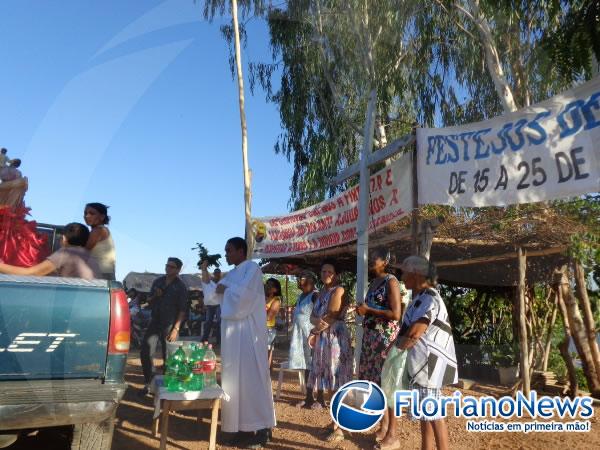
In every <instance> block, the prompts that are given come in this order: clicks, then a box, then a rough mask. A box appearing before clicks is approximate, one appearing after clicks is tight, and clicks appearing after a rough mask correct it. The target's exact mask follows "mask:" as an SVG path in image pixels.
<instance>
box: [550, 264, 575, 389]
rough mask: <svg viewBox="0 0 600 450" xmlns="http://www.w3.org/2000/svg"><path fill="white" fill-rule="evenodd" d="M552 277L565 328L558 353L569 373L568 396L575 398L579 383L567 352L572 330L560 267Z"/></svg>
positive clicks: (573, 364)
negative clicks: (564, 297)
mask: <svg viewBox="0 0 600 450" xmlns="http://www.w3.org/2000/svg"><path fill="white" fill-rule="evenodd" d="M554 278H555V280H554V290H555V292H556V304H557V306H558V310H559V311H560V315H561V317H562V321H563V327H564V330H565V338H564V339H563V340H562V341H561V343H560V344H559V345H558V349H559V350H560V354H561V356H562V358H563V360H564V361H565V365H566V366H567V373H568V374H569V396H570V397H571V398H575V397H577V395H579V383H578V382H577V372H576V369H575V363H574V362H573V358H572V357H571V353H569V343H570V342H571V339H572V338H573V332H572V331H571V324H570V322H569V314H568V312H567V306H566V305H565V301H564V299H563V289H562V287H561V284H562V282H563V274H562V272H560V269H557V270H556V271H555V272H554Z"/></svg>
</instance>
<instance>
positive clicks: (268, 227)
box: [252, 154, 412, 258]
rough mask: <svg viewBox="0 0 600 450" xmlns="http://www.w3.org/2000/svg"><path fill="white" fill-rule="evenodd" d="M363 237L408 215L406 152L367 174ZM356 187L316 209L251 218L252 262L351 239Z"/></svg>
mask: <svg viewBox="0 0 600 450" xmlns="http://www.w3.org/2000/svg"><path fill="white" fill-rule="evenodd" d="M369 188H370V189H369V191H370V205H369V211H370V215H369V233H372V232H374V231H376V230H380V229H381V228H383V227H384V226H386V225H389V224H391V223H392V222H395V221H396V220H398V219H400V218H401V217H404V216H405V215H406V214H408V213H410V211H411V209H412V171H411V157H410V154H406V155H403V156H402V157H401V158H400V159H398V160H397V161H394V162H393V163H392V164H391V165H390V166H388V167H386V168H384V169H382V170H380V171H379V172H377V173H375V174H373V175H371V178H370V184H369ZM358 196H359V186H354V187H352V188H350V189H348V190H346V191H344V192H342V193H341V194H338V195H336V196H335V197H332V198H330V199H328V200H325V201H323V202H321V203H319V204H317V205H314V206H310V207H308V208H304V209H301V210H299V211H295V212H293V213H290V214H288V215H285V216H274V217H260V218H254V219H252V227H253V230H254V237H255V240H256V245H255V248H254V253H253V258H277V257H281V256H290V255H297V254H301V253H306V252H310V251H314V250H322V249H325V248H328V247H333V246H336V245H340V244H344V243H348V242H352V241H355V240H356V238H357V235H356V222H357V220H358Z"/></svg>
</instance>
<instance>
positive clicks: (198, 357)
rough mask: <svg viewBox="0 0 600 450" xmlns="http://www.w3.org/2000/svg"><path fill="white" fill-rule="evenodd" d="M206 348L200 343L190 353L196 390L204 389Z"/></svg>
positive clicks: (193, 384) (193, 383) (194, 388)
mask: <svg viewBox="0 0 600 450" xmlns="http://www.w3.org/2000/svg"><path fill="white" fill-rule="evenodd" d="M204 352H205V349H204V347H203V346H202V344H200V345H199V346H196V347H195V348H194V350H193V351H192V354H191V355H190V367H191V369H192V378H193V382H192V386H193V390H194V391H201V390H202V389H204V373H203V361H204Z"/></svg>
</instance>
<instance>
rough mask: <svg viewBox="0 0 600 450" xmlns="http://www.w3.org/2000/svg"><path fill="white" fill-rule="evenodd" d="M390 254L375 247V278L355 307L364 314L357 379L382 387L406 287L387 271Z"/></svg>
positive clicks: (383, 426) (383, 432)
mask: <svg viewBox="0 0 600 450" xmlns="http://www.w3.org/2000/svg"><path fill="white" fill-rule="evenodd" d="M389 263H390V254H389V252H388V251H386V250H384V249H376V250H374V251H372V252H371V255H370V257H369V272H370V275H371V276H372V281H371V284H370V286H369V290H368V291H367V296H366V298H365V301H364V303H362V304H361V305H359V306H358V307H357V308H356V312H357V314H360V315H361V316H364V319H363V338H362V350H361V353H360V364H359V369H358V378H359V379H360V380H369V381H373V382H374V383H377V384H378V385H380V386H381V369H382V367H383V363H384V361H385V356H386V350H387V348H388V347H389V346H390V344H391V343H392V342H394V341H395V340H396V337H397V336H398V332H399V331H400V324H399V322H398V321H399V320H400V317H401V316H402V297H404V296H405V295H406V293H407V291H406V288H404V286H402V285H401V284H400V282H398V280H397V279H396V277H395V276H393V275H390V274H389V273H387V269H388V265H389ZM388 412H389V409H388V411H386V415H385V416H384V419H383V421H382V423H381V428H380V430H379V432H378V433H377V435H376V439H377V440H381V439H383V438H384V437H385V435H386V432H387V428H388V423H389V419H390V417H388Z"/></svg>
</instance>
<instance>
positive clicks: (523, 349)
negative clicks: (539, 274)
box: [517, 247, 531, 397]
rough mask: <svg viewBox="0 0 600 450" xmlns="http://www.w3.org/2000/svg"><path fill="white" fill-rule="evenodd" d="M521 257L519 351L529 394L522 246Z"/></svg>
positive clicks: (524, 259)
mask: <svg viewBox="0 0 600 450" xmlns="http://www.w3.org/2000/svg"><path fill="white" fill-rule="evenodd" d="M517 255H518V258H519V289H518V301H519V350H520V351H519V353H520V356H521V380H522V381H523V395H525V396H526V397H528V396H529V392H530V391H531V380H530V373H529V349H528V346H527V342H528V340H527V324H526V318H525V313H526V311H525V289H526V284H525V283H526V280H525V274H526V268H527V256H526V254H525V252H524V251H523V249H522V248H521V247H519V248H518V250H517Z"/></svg>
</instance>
